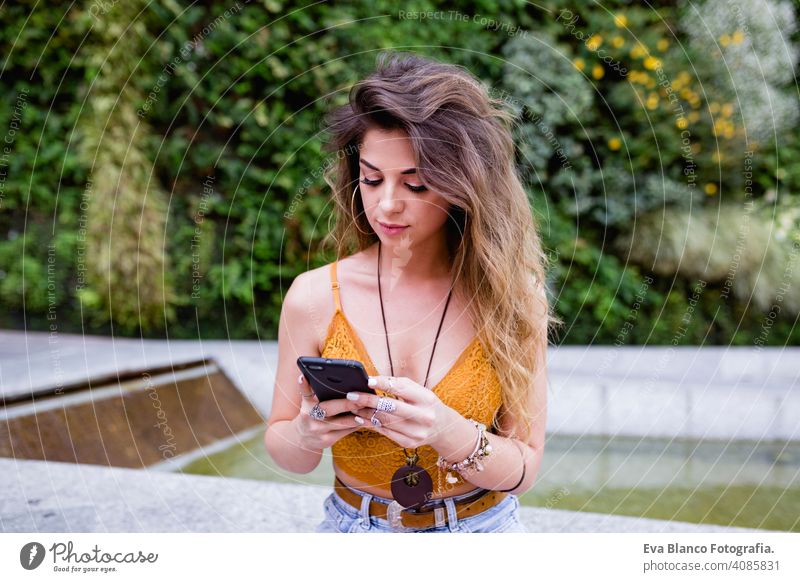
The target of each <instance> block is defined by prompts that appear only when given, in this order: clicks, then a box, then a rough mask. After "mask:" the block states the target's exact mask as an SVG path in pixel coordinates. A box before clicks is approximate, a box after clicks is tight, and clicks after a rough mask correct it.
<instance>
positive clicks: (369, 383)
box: [367, 378, 378, 387]
mask: <svg viewBox="0 0 800 582" xmlns="http://www.w3.org/2000/svg"><path fill="white" fill-rule="evenodd" d="M377 385H378V379H377V378H370V379H369V380H368V381H367V386H370V387H371V386H377Z"/></svg>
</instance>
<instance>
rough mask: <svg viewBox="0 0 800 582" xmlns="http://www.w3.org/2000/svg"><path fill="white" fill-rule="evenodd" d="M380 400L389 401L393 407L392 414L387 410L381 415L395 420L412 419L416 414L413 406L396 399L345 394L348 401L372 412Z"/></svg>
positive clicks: (360, 393) (365, 394) (362, 394)
mask: <svg viewBox="0 0 800 582" xmlns="http://www.w3.org/2000/svg"><path fill="white" fill-rule="evenodd" d="M381 398H384V400H391V403H392V404H393V405H394V410H393V411H392V412H389V411H388V410H381V411H380V412H381V413H384V414H386V415H391V416H395V417H397V418H414V417H415V416H416V414H417V411H416V408H415V407H414V406H413V405H411V404H408V403H406V402H403V401H402V400H398V399H397V398H389V397H388V396H383V397H381V396H376V395H374V394H368V393H366V392H350V393H348V394H347V399H348V400H351V401H353V402H354V403H355V404H357V405H358V406H361V407H366V408H370V409H373V410H377V408H378V400H380V399H381Z"/></svg>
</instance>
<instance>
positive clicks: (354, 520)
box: [315, 488, 528, 533]
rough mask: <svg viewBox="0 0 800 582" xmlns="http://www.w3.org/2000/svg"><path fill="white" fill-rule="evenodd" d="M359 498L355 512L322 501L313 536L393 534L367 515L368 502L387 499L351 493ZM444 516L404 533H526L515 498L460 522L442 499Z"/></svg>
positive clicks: (331, 498) (338, 501) (336, 501)
mask: <svg viewBox="0 0 800 582" xmlns="http://www.w3.org/2000/svg"><path fill="white" fill-rule="evenodd" d="M351 491H354V492H355V493H358V494H359V495H360V496H361V509H360V510H358V509H356V508H355V507H353V506H352V505H350V504H349V503H347V502H346V501H344V500H343V499H342V498H341V497H339V495H337V494H336V492H335V491H334V492H333V493H331V494H330V495H328V497H327V498H326V499H325V503H324V508H325V519H324V520H323V521H322V523H320V524H319V525H318V526H317V528H316V530H315V531H316V532H317V533H356V532H375V533H396V532H397V531H398V530H396V529H392V526H391V525H390V524H389V521H388V520H386V519H383V518H380V517H376V516H374V515H369V504H370V502H371V501H373V500H375V501H382V502H384V503H387V504H388V503H389V502H390V501H391V499H385V498H382V497H378V496H374V495H371V494H369V493H365V492H363V491H358V490H356V489H352V488H351ZM444 501H445V506H446V511H447V515H448V519H447V523H446V524H445V525H443V526H438V527H437V526H432V527H429V528H426V529H421V530H410V529H406V530H404V531H406V532H412V533H448V532H462V533H512V532H513V533H526V532H527V531H528V530H527V529H525V526H524V525H522V522H520V519H519V499H517V496H516V495H507V496H506V498H505V499H503V501H501V502H500V503H498V504H497V505H495V506H493V507H490V508H489V509H487V510H486V511H483V512H481V513H479V514H478V515H472V516H470V517H466V518H463V519H459V518H458V517H457V516H456V511H455V504H454V502H453V500H452V499H451V498H445V500H444Z"/></svg>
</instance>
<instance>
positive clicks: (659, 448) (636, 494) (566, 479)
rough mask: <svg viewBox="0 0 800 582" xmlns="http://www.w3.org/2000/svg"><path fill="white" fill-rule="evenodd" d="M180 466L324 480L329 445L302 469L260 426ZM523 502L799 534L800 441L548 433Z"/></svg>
mask: <svg viewBox="0 0 800 582" xmlns="http://www.w3.org/2000/svg"><path fill="white" fill-rule="evenodd" d="M183 472H186V473H193V474H199V475H217V476H229V477H238V478H243V479H259V480H268V481H279V482H283V483H303V484H314V485H330V484H331V483H332V482H333V469H332V467H331V460H330V450H327V451H326V452H325V456H324V457H323V459H322V461H321V462H320V465H319V467H317V468H316V469H315V470H314V471H312V472H311V473H308V474H306V475H297V474H293V473H289V472H287V471H284V470H283V469H281V468H279V467H277V466H276V465H275V464H274V463H273V462H272V460H271V459H270V457H269V455H267V452H266V449H265V448H264V444H263V434H258V435H256V436H255V437H253V438H252V439H249V440H247V441H242V442H241V443H239V444H237V445H235V446H233V447H231V448H229V449H227V450H225V451H222V452H220V453H217V454H214V455H210V456H208V457H204V458H202V459H200V460H198V461H196V462H194V463H192V464H191V465H188V466H186V467H184V469H183ZM520 501H521V502H522V503H523V504H524V505H529V506H535V507H547V508H552V509H566V510H573V511H588V512H593V513H604V514H613V515H627V516H634V517H647V518H654V519H666V520H673V521H686V522H692V523H704V524H716V525H727V526H737V527H752V528H759V529H769V530H781V531H795V532H800V443H793V444H789V445H787V443H774V442H761V443H756V442H749V441H730V442H727V441H692V440H672V441H670V440H666V439H663V440H662V439H651V438H648V439H637V438H619V437H617V438H611V439H609V438H602V437H567V436H549V437H548V439H547V443H546V445H545V455H544V459H543V461H542V467H541V470H540V471H539V475H538V478H537V482H536V484H535V485H534V487H533V489H531V490H530V491H528V492H527V493H525V494H524V495H522V496H520Z"/></svg>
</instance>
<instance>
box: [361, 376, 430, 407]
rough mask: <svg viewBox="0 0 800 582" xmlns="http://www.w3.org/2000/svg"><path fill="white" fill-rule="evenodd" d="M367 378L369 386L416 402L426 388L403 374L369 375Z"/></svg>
mask: <svg viewBox="0 0 800 582" xmlns="http://www.w3.org/2000/svg"><path fill="white" fill-rule="evenodd" d="M369 378H370V387H371V388H374V389H375V390H376V391H377V390H380V391H383V392H385V393H386V394H391V395H393V396H397V397H399V398H402V399H403V400H406V401H409V402H416V401H417V400H419V397H420V395H422V394H424V392H425V391H426V390H427V389H426V388H423V387H422V386H420V385H419V384H417V383H416V382H414V381H412V380H411V379H410V378H407V377H405V376H370V377H369ZM390 380H391V383H390Z"/></svg>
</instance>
